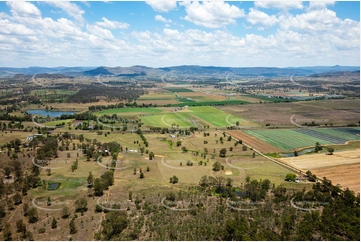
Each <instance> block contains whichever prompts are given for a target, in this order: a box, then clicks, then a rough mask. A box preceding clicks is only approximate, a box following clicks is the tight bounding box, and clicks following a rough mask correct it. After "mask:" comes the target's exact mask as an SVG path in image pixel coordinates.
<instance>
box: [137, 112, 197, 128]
mask: <svg viewBox="0 0 361 242" xmlns="http://www.w3.org/2000/svg"><path fill="white" fill-rule="evenodd" d="M141 119H142V122H143V123H144V124H146V125H149V126H153V127H171V126H172V124H175V125H179V126H178V127H179V128H185V127H191V126H193V125H192V123H191V121H190V119H189V118H187V115H179V114H178V113H168V114H159V115H147V116H142V117H141Z"/></svg>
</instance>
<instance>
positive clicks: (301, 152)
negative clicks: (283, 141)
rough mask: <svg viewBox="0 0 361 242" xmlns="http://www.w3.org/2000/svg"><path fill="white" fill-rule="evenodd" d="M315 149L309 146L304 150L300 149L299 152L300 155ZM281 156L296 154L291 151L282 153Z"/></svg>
mask: <svg viewBox="0 0 361 242" xmlns="http://www.w3.org/2000/svg"><path fill="white" fill-rule="evenodd" d="M313 150H315V148H307V149H304V150H302V151H298V152H297V154H298V155H303V154H306V153H308V152H311V151H313ZM280 155H281V156H283V157H292V156H295V154H294V153H293V152H290V153H283V154H280Z"/></svg>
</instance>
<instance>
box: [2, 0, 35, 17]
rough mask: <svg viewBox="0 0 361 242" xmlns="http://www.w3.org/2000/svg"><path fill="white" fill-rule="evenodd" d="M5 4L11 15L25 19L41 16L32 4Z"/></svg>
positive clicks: (11, 2)
mask: <svg viewBox="0 0 361 242" xmlns="http://www.w3.org/2000/svg"><path fill="white" fill-rule="evenodd" d="M6 4H7V5H8V6H9V7H10V8H11V10H10V11H11V13H12V14H13V15H17V16H27V17H39V16H41V12H40V10H39V9H38V8H37V7H36V6H35V5H34V4H32V3H29V2H19V1H10V2H6Z"/></svg>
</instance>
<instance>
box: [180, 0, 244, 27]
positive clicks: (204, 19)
mask: <svg viewBox="0 0 361 242" xmlns="http://www.w3.org/2000/svg"><path fill="white" fill-rule="evenodd" d="M182 5H183V6H185V8H186V12H187V16H185V17H184V18H183V19H185V20H187V21H189V22H192V23H194V24H195V25H199V26H203V27H207V28H221V27H223V26H226V25H229V24H235V23H236V20H235V19H236V18H241V17H244V16H245V14H244V10H243V9H239V8H238V7H236V6H234V5H230V4H228V3H224V2H218V1H217V2H215V1H213V2H203V4H202V3H199V2H198V1H194V2H192V3H182Z"/></svg>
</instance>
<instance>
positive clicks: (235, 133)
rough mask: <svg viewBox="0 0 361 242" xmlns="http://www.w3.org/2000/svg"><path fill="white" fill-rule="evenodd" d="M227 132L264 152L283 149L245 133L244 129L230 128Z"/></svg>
mask: <svg viewBox="0 0 361 242" xmlns="http://www.w3.org/2000/svg"><path fill="white" fill-rule="evenodd" d="M226 133H227V134H229V135H231V136H232V137H234V138H236V139H239V140H242V141H243V142H244V143H245V144H247V145H249V146H251V147H252V148H254V149H256V150H258V151H260V152H262V153H264V154H268V153H277V152H282V150H281V149H279V148H277V147H275V146H273V145H270V144H268V143H266V142H264V141H261V140H258V139H257V138H254V137H252V136H250V135H248V134H245V133H244V132H242V131H239V130H229V131H226Z"/></svg>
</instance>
